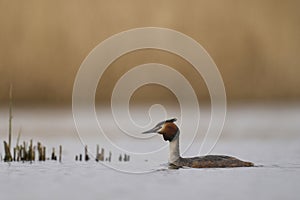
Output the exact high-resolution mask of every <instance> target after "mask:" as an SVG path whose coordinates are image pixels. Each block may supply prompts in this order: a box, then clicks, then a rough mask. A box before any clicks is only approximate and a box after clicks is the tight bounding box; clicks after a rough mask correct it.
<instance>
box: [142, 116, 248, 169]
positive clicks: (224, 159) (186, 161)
mask: <svg viewBox="0 0 300 200" xmlns="http://www.w3.org/2000/svg"><path fill="white" fill-rule="evenodd" d="M175 121H177V119H176V118H172V119H168V120H165V121H162V122H159V123H158V124H156V126H155V127H154V128H152V129H150V130H148V131H145V132H142V134H149V133H158V134H160V135H162V136H163V139H164V140H165V141H168V142H169V166H170V167H171V168H176V169H178V168H182V167H190V168H232V167H253V166H254V164H253V163H252V162H246V161H242V160H239V159H237V158H235V157H231V156H225V155H205V156H198V157H188V158H183V157H181V156H180V149H179V135H180V130H179V128H178V127H177V125H176V124H175V123H174V122H175Z"/></svg>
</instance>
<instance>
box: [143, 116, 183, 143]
mask: <svg viewBox="0 0 300 200" xmlns="http://www.w3.org/2000/svg"><path fill="white" fill-rule="evenodd" d="M175 121H177V119H176V118H173V119H168V120H165V121H162V122H159V123H158V124H156V126H155V127H154V128H152V129H150V130H148V131H145V132H143V134H147V133H158V134H161V135H162V136H163V137H164V140H165V141H169V142H171V141H172V140H173V139H174V138H175V137H178V134H179V129H178V127H177V126H176V124H175V123H174V122H175Z"/></svg>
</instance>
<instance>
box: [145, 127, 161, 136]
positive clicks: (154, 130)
mask: <svg viewBox="0 0 300 200" xmlns="http://www.w3.org/2000/svg"><path fill="white" fill-rule="evenodd" d="M160 128H161V127H159V126H156V127H154V128H152V129H150V130H148V131H145V132H142V134H147V133H157V131H158V130H159V129H160Z"/></svg>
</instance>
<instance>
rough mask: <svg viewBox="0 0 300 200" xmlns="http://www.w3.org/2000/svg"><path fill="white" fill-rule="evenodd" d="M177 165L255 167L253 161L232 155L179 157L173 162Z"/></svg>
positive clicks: (194, 166)
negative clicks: (246, 160)
mask: <svg viewBox="0 0 300 200" xmlns="http://www.w3.org/2000/svg"><path fill="white" fill-rule="evenodd" d="M172 164H173V165H175V166H177V167H184V166H186V167H192V168H226V167H253V166H254V165H253V163H251V162H245V161H242V160H239V159H237V158H234V157H231V156H223V155H207V156H200V157H192V158H181V157H180V158H179V159H178V160H177V161H175V162H174V163H172Z"/></svg>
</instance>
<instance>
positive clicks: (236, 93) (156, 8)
mask: <svg viewBox="0 0 300 200" xmlns="http://www.w3.org/2000/svg"><path fill="white" fill-rule="evenodd" d="M299 8H300V1H298V0H294V1H293V0H286V1H281V0H264V1H261V0H251V1H250V0H248V1H246V0H245V1H243V0H213V1H200V0H190V1H184V0H168V1H161V0H152V1H147V0H126V1H117V0H111V1H96V0H86V1H75V0H65V1H61V0H26V1H23V0H16V1H11V0H0V101H1V102H0V104H2V103H4V102H6V101H7V99H8V90H9V85H10V83H11V84H13V87H14V99H15V101H16V102H20V103H47V104H70V103H71V96H72V87H73V82H74V79H75V76H76V72H77V70H78V69H79V66H80V64H81V62H82V61H83V60H84V58H85V57H86V56H87V54H88V53H89V52H90V51H91V50H92V49H93V48H94V47H95V46H96V45H97V44H99V43H100V42H101V41H103V40H105V39H106V38H108V37H110V36H111V35H113V34H116V33H119V32H121V31H125V30H128V29H131V28H136V27H145V26H157V27H166V28H171V29H175V30H177V31H180V32H182V33H184V34H187V35H189V36H191V37H192V38H194V39H195V40H196V41H198V42H199V43H200V44H201V45H203V47H204V48H205V49H206V50H207V51H208V52H209V54H210V55H211V57H212V58H213V59H214V61H215V62H216V64H217V66H218V67H219V70H220V72H221V74H222V76H223V79H224V83H225V87H226V91H227V96H228V100H229V101H240V100H279V101H281V100H299V99H300V90H299V86H300V79H299V75H300V56H299V52H300V26H299V24H300V12H299ZM147 62H159V63H164V64H168V65H170V66H173V67H174V68H176V69H177V70H179V71H180V72H181V73H182V74H184V75H185V76H186V77H187V79H188V80H190V81H191V83H192V85H193V87H194V88H195V89H196V90H197V91H198V97H199V98H200V99H201V98H202V99H204V100H207V99H208V98H209V97H208V94H207V91H206V89H205V85H204V83H203V81H202V79H201V77H199V76H196V75H195V73H193V72H194V71H193V69H192V67H191V66H190V65H189V64H188V63H187V62H186V61H184V60H182V59H181V58H179V57H177V56H175V55H172V54H170V53H167V52H162V51H158V50H143V51H137V52H132V53H129V54H127V55H125V56H122V57H121V58H120V59H118V60H116V61H115V62H114V63H113V64H112V65H111V66H110V68H109V69H108V70H107V72H106V73H105V76H104V78H103V80H101V82H100V84H103V85H105V87H104V88H103V87H102V89H101V90H99V91H98V93H97V99H98V101H99V102H101V101H107V100H109V98H110V94H111V91H112V89H113V86H114V84H115V82H116V80H118V78H119V77H120V76H121V75H122V74H123V73H125V72H126V71H127V70H128V69H130V68H132V67H133V66H135V65H138V64H142V63H147ZM153 89H154V88H153V87H152V88H151V87H150V86H145V87H144V88H141V89H140V92H141V93H138V92H137V93H136V94H135V95H134V96H135V97H136V99H137V100H138V101H142V100H143V99H144V98H147V97H148V96H149V91H151V90H153ZM156 89H157V90H156V97H158V96H159V97H160V98H162V97H163V98H166V99H168V98H173V95H172V94H171V93H170V92H168V91H167V90H166V89H163V88H159V87H157V86H156ZM147 95H148V96H147Z"/></svg>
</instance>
